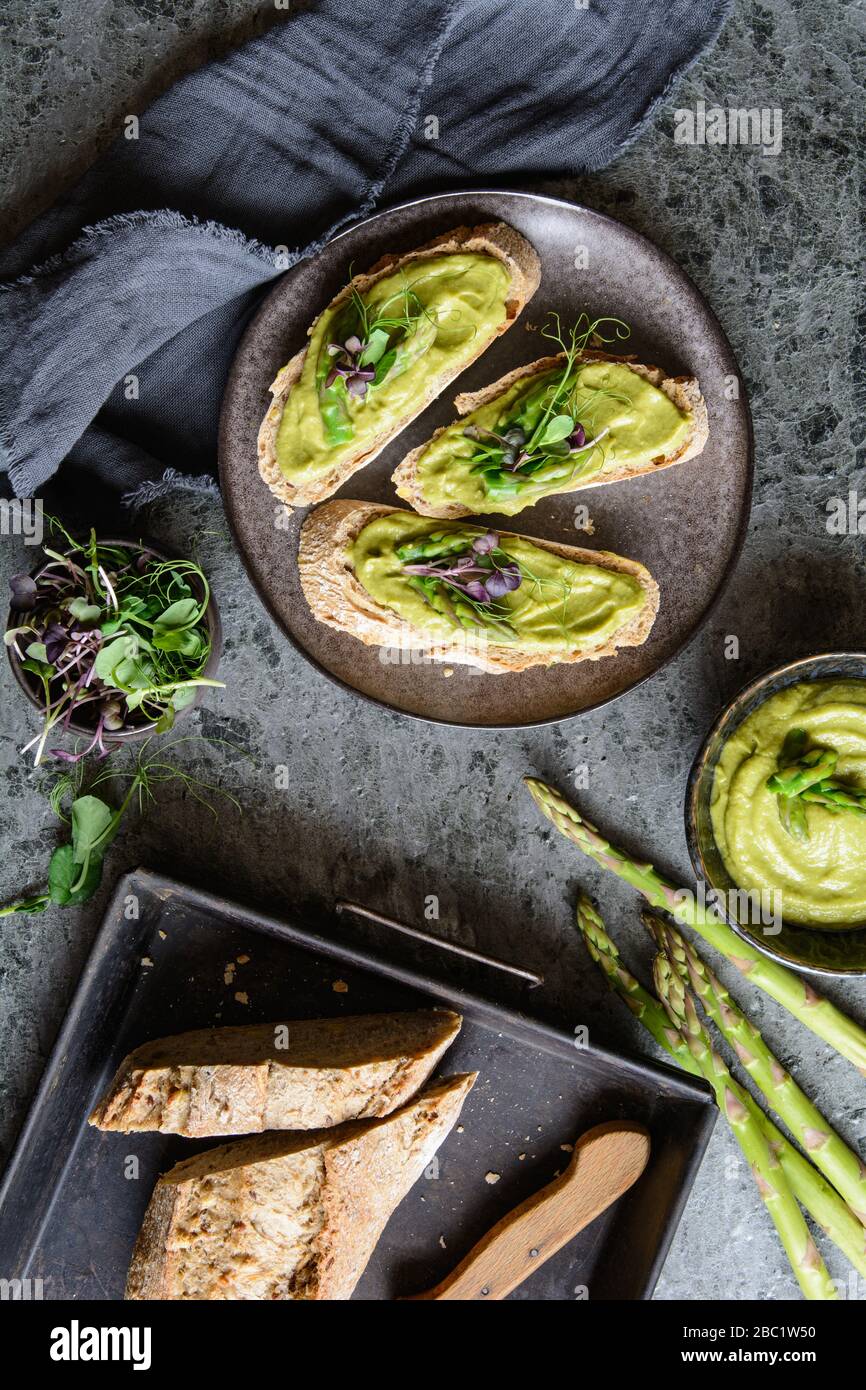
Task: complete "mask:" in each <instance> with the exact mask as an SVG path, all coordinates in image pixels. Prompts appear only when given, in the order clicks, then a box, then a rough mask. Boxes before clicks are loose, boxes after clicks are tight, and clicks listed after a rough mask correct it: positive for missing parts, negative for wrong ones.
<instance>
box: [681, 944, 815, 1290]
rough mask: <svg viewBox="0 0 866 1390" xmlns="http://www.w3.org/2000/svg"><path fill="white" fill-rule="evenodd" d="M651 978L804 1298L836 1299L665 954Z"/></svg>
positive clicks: (776, 1168) (776, 1167) (774, 1161)
mask: <svg viewBox="0 0 866 1390" xmlns="http://www.w3.org/2000/svg"><path fill="white" fill-rule="evenodd" d="M653 979H654V981H655V987H656V992H657V994H658V996H659V998H660V1000H661V1001H662V1003H663V1004H664V1006H665V1008H666V1009H667V1012H668V1017H669V1018H670V1020H671V1023H672V1024H673V1026H674V1027H675V1028H678V1029H679V1031H680V1034H681V1036H682V1037H683V1040H684V1041H685V1043H686V1045H687V1047H688V1049H689V1051H690V1052H691V1055H692V1057H693V1058H694V1059H695V1061H696V1062H697V1064H698V1066H699V1067H700V1069H701V1072H702V1073H703V1076H704V1078H705V1079H706V1080H707V1081H709V1083H710V1085H711V1086H712V1088H713V1091H714V1092H715V1096H716V1100H717V1102H718V1106H719V1109H720V1110H721V1111H722V1113H723V1114H724V1115H725V1116H726V1118H727V1120H728V1123H729V1124H730V1126H731V1128H732V1130H733V1131H734V1136H735V1138H736V1140H737V1143H738V1144H739V1146H740V1148H741V1149H742V1151H743V1154H744V1155H745V1158H746V1162H747V1163H748V1165H749V1167H750V1168H751V1170H752V1176H753V1177H754V1179H755V1182H756V1184H757V1187H758V1191H759V1192H760V1194H761V1196H762V1197H763V1199H764V1203H765V1205H766V1207H767V1210H768V1212H769V1213H770V1216H771V1218H772V1220H773V1224H774V1225H775V1227H776V1230H777V1232H778V1234H779V1239H780V1240H781V1242H782V1245H783V1246H784V1248H785V1253H786V1254H787V1256H788V1259H789V1260H790V1262H791V1268H792V1269H793V1271H794V1274H795V1275H796V1277H797V1282H798V1284H799V1285H800V1288H801V1289H802V1291H803V1295H804V1297H806V1298H808V1299H813V1300H817V1299H822V1300H829V1299H836V1298H838V1297H839V1293H838V1290H837V1289H836V1287H835V1285H834V1284H833V1281H832V1279H831V1278H830V1275H829V1274H828V1272H827V1267H826V1265H825V1264H824V1261H823V1260H822V1258H821V1256H820V1254H819V1252H818V1249H817V1247H816V1245H815V1242H814V1241H813V1239H812V1237H811V1235H810V1234H809V1228H808V1226H807V1225H806V1221H805V1218H804V1217H803V1213H802V1212H801V1211H800V1208H799V1207H798V1206H797V1203H796V1201H795V1199H794V1194H793V1193H792V1191H791V1188H790V1185H789V1183H788V1180H787V1178H786V1177H785V1174H784V1171H783V1169H782V1165H781V1163H780V1162H779V1159H778V1157H777V1156H776V1154H775V1153H774V1152H773V1150H772V1148H771V1147H770V1145H769V1144H768V1143H767V1140H766V1137H765V1136H764V1133H763V1130H762V1129H761V1126H760V1125H759V1124H758V1123H757V1122H756V1121H755V1119H754V1117H753V1115H752V1113H751V1111H750V1110H749V1107H748V1106H746V1105H744V1104H743V1102H742V1100H741V1099H740V1098H739V1096H738V1095H737V1089H738V1088H737V1084H736V1082H735V1081H734V1079H733V1077H732V1076H731V1073H730V1072H729V1071H728V1068H727V1067H726V1066H725V1063H724V1061H723V1060H722V1058H721V1057H720V1056H719V1054H718V1053H717V1052H715V1051H714V1050H713V1048H712V1047H711V1046H710V1041H709V1039H708V1037H707V1035H706V1032H705V1031H704V1028H703V1025H702V1024H701V1021H700V1019H699V1018H698V1014H697V1010H696V1009H695V1005H694V1001H693V1000H692V998H691V996H690V994H689V993H688V991H687V990H686V989H685V988H684V986H683V983H682V981H681V980H680V978H679V976H678V975H677V973H676V971H675V970H674V967H673V966H672V965H671V963H670V961H669V960H668V958H667V956H664V955H659V956H657V957H656V962H655V967H654V971H653Z"/></svg>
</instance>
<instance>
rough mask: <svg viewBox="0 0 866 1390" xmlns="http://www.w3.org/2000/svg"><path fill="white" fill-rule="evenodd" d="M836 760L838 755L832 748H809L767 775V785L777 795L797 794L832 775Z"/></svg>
mask: <svg viewBox="0 0 866 1390" xmlns="http://www.w3.org/2000/svg"><path fill="white" fill-rule="evenodd" d="M838 761H839V755H838V753H835V752H834V751H833V749H832V748H811V749H810V750H809V752H808V753H804V754H803V756H802V758H798V759H797V761H796V762H794V763H789V765H788V766H787V767H782V768H780V769H779V771H778V772H774V773H773V775H772V777H768V778H767V786H768V788H769V790H770V791H771V792H775V793H776V795H777V796H799V795H800V793H801V792H804V791H806V790H807V788H809V787H811V786H813V785H814V784H815V782H822V781H823V780H824V778H825V777H832V775H833V773H834V772H835V771H836V764H837V762H838Z"/></svg>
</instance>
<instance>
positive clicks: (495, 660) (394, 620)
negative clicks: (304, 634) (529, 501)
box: [298, 499, 659, 674]
mask: <svg viewBox="0 0 866 1390" xmlns="http://www.w3.org/2000/svg"><path fill="white" fill-rule="evenodd" d="M390 515H396V516H399V517H406V518H407V520H408V521H409V522H410V523H411V524H413V525H416V524H417V523H418V521H419V520H420V519H419V518H418V517H417V515H416V514H415V513H412V512H406V511H405V510H403V509H402V508H399V507H389V506H386V505H383V504H379V503H375V502H356V501H349V500H345V501H344V500H342V499H337V500H335V501H333V502H326V503H324V504H323V505H322V506H321V507H317V508H316V509H315V511H313V512H311V514H310V515H309V516H308V517H307V519H306V521H305V522H304V524H303V526H302V528H301V537H300V547H299V552H298V568H299V572H300V578H301V587H302V588H303V591H304V595H305V597H306V600H307V602H308V604H309V605H310V609H311V610H312V613H313V616H314V617H315V618H317V619H318V620H319V622H322V623H326V624H327V625H328V626H329V627H333V628H336V629H337V630H338V631H339V632H343V633H346V634H347V635H348V636H351V637H356V638H357V639H358V640H359V641H361V642H364V643H366V645H368V646H376V647H392V648H395V649H398V650H400V651H416V652H424V653H425V654H426V655H427V656H428V657H429V658H430V659H431V660H435V661H445V662H456V663H462V664H464V665H470V666H476V667H478V668H479V669H481V670H483V671H489V672H491V673H492V674H503V673H508V672H516V671H525V670H527V669H528V668H530V667H533V666H550V665H553V664H555V663H559V662H576V661H598V660H599V659H600V658H601V657H605V656H611V655H613V654H614V653H615V652H616V651H617V650H619V649H620V648H621V647H633V646H639V645H640V644H641V643H643V642H645V641H646V639H647V637H648V636H649V632H650V629H651V628H652V625H653V622H654V621H655V617H656V613H657V612H658V606H659V588H658V585H657V583H656V581H655V580H654V579H653V577H652V575H651V574H650V572H649V570H648V569H646V568H645V566H644V565H642V564H640V563H639V562H638V561H636V560H629V559H626V558H624V557H623V556H621V555H614V554H612V553H611V552H609V551H606V550H588V549H583V548H581V547H578V546H573V545H562V544H560V543H559V542H554V541H547V540H537V539H535V538H534V537H533V538H532V539H531V541H529V538H527V537H521V536H515V535H514V533H512V532H506V531H502V532H500V533H498V534H499V536H500V538H501V540H502V541H503V543H507V542H508V541H509V540H516V541H519V542H524V543H529V544H531V545H532V546H533V547H535V551H536V553H537V552H539V551H541V552H550V553H551V554H552V555H554V556H558V557H562V558H563V559H564V560H567V561H571V562H572V563H573V564H575V565H580V566H589V567H592V571H593V572H598V571H606V572H608V573H609V574H611V575H622V576H626V577H627V582H631V583H632V587H633V588H635V589H636V590H638V597H639V600H640V601H639V603H638V604H632V611H631V615H630V616H628V618H627V620H626V621H624V622H623V624H622V626H621V627H620V628H619V629H617V630H616V631H613V632H612V633H610V635H608V636H605V637H604V639H603V640H601V641H596V642H589V641H583V642H582V641H581V640H579V639H578V640H576V641H575V642H574V643H573V644H572V645H570V646H567V647H563V648H562V649H559V650H557V649H551V648H550V647H547V648H535V647H531V646H528V645H523V646H522V645H521V643H520V641H519V640H518V641H509V642H503V641H497V638H496V633H495V630H494V631H493V632H492V633H491V632H484V631H483V630H482V631H480V632H479V633H478V635H477V637H476V636H475V635H474V633H473V631H472V630H469V632H468V633H467V630H465V629H455V630H454V632H453V635H452V636H450V637H449V636H446V637H444V638H443V637H442V636H441V635H439V636H436V637H432V636H431V634H430V632H425V630H424V628H423V627H418V628H416V627H413V625H412V624H411V623H409V622H407V621H406V620H405V619H404V618H403V617H401V616H400V615H399V613H397V612H395V611H394V610H393V609H392V608H390V607H388V606H386V605H385V604H383V603H381V602H379V601H378V600H377V599H376V598H375V597H373V595H372V594H371V593H370V592H369V590H368V589H367V588H365V586H364V585H363V584H362V583H361V582H360V580H359V578H358V576H357V573H356V572H355V569H354V566H353V560H352V546H353V543H354V542H355V541H356V540H357V538H358V537H359V536H360V535H361V533H362V532H363V531H364V528H365V527H367V526H369V525H370V523H371V522H373V521H375V520H377V519H378V518H380V517H387V516H390ZM482 529H483V528H482ZM578 577H579V576H578ZM526 583H527V586H528V587H529V588H531V589H532V588H534V586H533V582H532V581H531V580H529V579H528V580H527V581H526ZM507 597H508V598H511V595H508V596H507ZM560 604H561V596H560V594H559V591H558V590H556V592H555V593H554V594H553V596H552V598H551V608H552V609H553V610H556V611H555V612H554V613H553V619H555V618H556V616H557V611H558V609H559V606H560Z"/></svg>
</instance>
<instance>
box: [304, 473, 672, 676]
mask: <svg viewBox="0 0 866 1390" xmlns="http://www.w3.org/2000/svg"><path fill="white" fill-rule="evenodd" d="M298 563H299V570H300V577H301V585H302V587H303V590H304V594H305V595H306V598H307V602H308V603H309V605H310V608H311V609H312V612H313V615H314V617H316V618H317V619H318V620H319V621H320V622H323V623H327V624H328V625H329V626H330V627H334V628H337V629H338V630H339V631H340V632H345V633H349V634H350V635H351V636H353V637H357V638H359V639H360V641H362V642H365V643H367V644H368V645H369V646H379V647H390V648H396V649H398V650H400V651H419V652H425V653H427V655H429V656H430V657H431V658H432V659H435V660H438V661H449V662H459V663H463V664H466V665H470V666H477V667H480V668H481V669H482V670H484V671H490V672H509V671H524V670H526V669H527V668H528V667H531V666H552V665H553V664H555V663H557V662H573V661H583V660H590V661H595V660H598V658H599V657H603V656H610V655H612V654H613V653H614V652H615V651H616V650H617V649H618V648H619V647H633V646H639V645H640V644H641V643H642V642H644V641H646V638H647V636H648V634H649V631H650V628H651V627H652V625H653V621H654V619H655V615H656V612H657V610H658V601H659V591H658V585H657V584H656V582H655V580H654V579H653V577H652V575H651V574H650V573H649V571H648V570H647V569H645V568H644V566H643V565H641V564H638V562H637V561H635V560H626V559H623V558H622V557H621V556H619V555H612V554H610V553H608V552H607V551H603V550H583V549H578V548H577V547H576V546H571V545H560V544H558V543H554V542H552V541H542V540H529V539H528V538H526V537H524V536H515V535H513V534H510V533H508V532H504V531H503V532H493V531H488V530H486V529H485V528H484V527H480V526H472V525H468V524H467V523H465V522H463V523H454V522H451V523H444V524H443V523H442V522H435V521H431V520H430V519H429V518H426V517H423V516H419V515H417V514H416V513H414V512H407V511H404V510H402V509H400V508H396V507H388V506H383V505H379V504H377V503H371V502H354V501H342V500H341V501H334V502H327V503H325V504H324V505H323V506H321V507H317V508H316V510H315V511H314V512H312V513H311V515H310V516H309V517H307V519H306V521H305V522H304V525H303V526H302V528H301V537H300V550H299V557H298Z"/></svg>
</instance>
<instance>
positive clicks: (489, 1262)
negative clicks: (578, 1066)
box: [415, 1122, 649, 1300]
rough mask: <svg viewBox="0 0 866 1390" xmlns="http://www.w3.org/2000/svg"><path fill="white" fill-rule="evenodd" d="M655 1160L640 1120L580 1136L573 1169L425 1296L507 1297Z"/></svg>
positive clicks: (509, 1218) (519, 1209) (503, 1224)
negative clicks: (638, 1122)
mask: <svg viewBox="0 0 866 1390" xmlns="http://www.w3.org/2000/svg"><path fill="white" fill-rule="evenodd" d="M648 1158H649V1135H648V1134H647V1132H646V1130H645V1129H643V1128H642V1127H641V1126H640V1125H632V1124H627V1123H619V1122H612V1123H609V1124H603V1125H597V1126H596V1128H595V1129H590V1130H588V1131H587V1132H586V1134H583V1135H581V1137H580V1139H578V1141H577V1143H576V1145H575V1149H574V1155H573V1157H572V1160H571V1162H570V1163H569V1166H568V1168H567V1170H566V1171H565V1172H564V1173H563V1174H562V1175H561V1176H560V1177H558V1178H555V1179H554V1181H553V1182H552V1183H549V1184H548V1186H547V1187H543V1188H542V1189H541V1191H540V1192H535V1193H533V1195H532V1196H531V1197H528V1198H527V1199H526V1201H525V1202H521V1204H520V1206H518V1207H515V1208H514V1210H513V1211H510V1212H508V1214H507V1215H506V1216H503V1218H502V1220H501V1221H498V1222H497V1224H496V1225H495V1226H494V1227H493V1228H492V1230H490V1231H488V1232H487V1234H486V1235H485V1236H482V1238H481V1240H480V1241H479V1242H478V1244H477V1245H476V1246H475V1247H474V1249H473V1250H471V1251H470V1252H469V1254H468V1255H467V1256H466V1258H465V1259H463V1260H461V1262H460V1264H459V1265H458V1266H457V1268H456V1269H454V1270H452V1272H451V1273H450V1274H449V1275H447V1276H446V1278H445V1279H443V1280H442V1283H441V1284H437V1286H436V1288H435V1289H431V1290H430V1291H429V1292H428V1293H422V1294H416V1295H415V1297H416V1298H419V1299H432V1298H436V1299H440V1298H452V1299H462V1300H467V1299H480V1300H484V1299H487V1300H491V1299H493V1300H495V1299H501V1298H507V1296H508V1295H509V1294H510V1293H511V1291H512V1289H516V1288H517V1286H518V1284H521V1283H522V1282H523V1280H524V1279H526V1278H528V1277H529V1275H530V1274H532V1273H533V1271H534V1270H536V1269H537V1268H538V1267H539V1265H541V1264H543V1263H544V1261H545V1260H547V1259H549V1258H550V1256H551V1255H555V1254H556V1252H557V1250H561V1249H562V1247H563V1245H566V1244H567V1243H568V1242H569V1241H570V1240H572V1239H573V1238H574V1237H575V1236H576V1235H577V1234H578V1232H579V1231H582V1230H583V1228H584V1226H588V1225H589V1223H590V1221H594V1220H595V1218H596V1217H597V1216H599V1215H600V1214H601V1212H603V1211H604V1210H605V1208H606V1207H609V1206H610V1204H611V1202H614V1201H616V1199H617V1197H620V1196H621V1195H622V1193H623V1192H625V1191H627V1189H628V1188H629V1187H631V1185H632V1183H634V1182H636V1181H637V1179H638V1178H639V1177H640V1175H641V1173H642V1172H643V1170H644V1168H645V1167H646V1163H647V1159H648Z"/></svg>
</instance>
